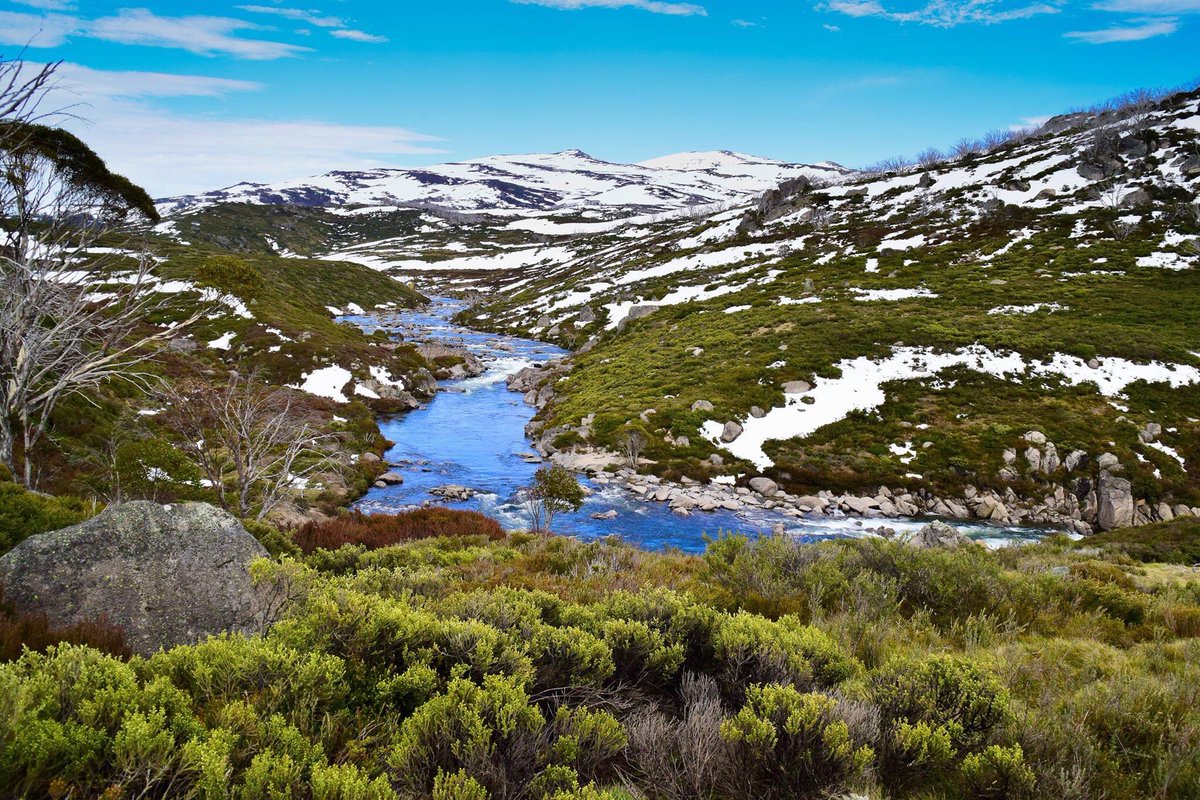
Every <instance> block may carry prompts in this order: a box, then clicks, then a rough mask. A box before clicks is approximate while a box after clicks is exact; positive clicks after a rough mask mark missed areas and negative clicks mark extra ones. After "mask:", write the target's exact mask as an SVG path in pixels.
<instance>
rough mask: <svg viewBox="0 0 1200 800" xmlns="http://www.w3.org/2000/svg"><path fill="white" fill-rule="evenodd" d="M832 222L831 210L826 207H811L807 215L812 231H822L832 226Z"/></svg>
mask: <svg viewBox="0 0 1200 800" xmlns="http://www.w3.org/2000/svg"><path fill="white" fill-rule="evenodd" d="M833 220H834V214H833V209H831V208H829V207H828V206H813V208H812V210H811V211H810V212H809V213H808V224H809V225H812V226H813V230H817V231H823V230H825V229H826V228H828V227H829V226H830V225H832V224H833Z"/></svg>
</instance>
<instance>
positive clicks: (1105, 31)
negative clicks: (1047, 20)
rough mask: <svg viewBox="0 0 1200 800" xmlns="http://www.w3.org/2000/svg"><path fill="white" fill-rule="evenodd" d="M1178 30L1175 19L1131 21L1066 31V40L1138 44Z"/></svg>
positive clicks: (1090, 42) (1140, 19)
mask: <svg viewBox="0 0 1200 800" xmlns="http://www.w3.org/2000/svg"><path fill="white" fill-rule="evenodd" d="M1177 30H1179V20H1178V19H1176V18H1175V17H1162V18H1139V19H1131V20H1129V22H1127V23H1126V24H1124V25H1113V26H1112V27H1109V28H1102V29H1100V30H1094V31H1068V32H1067V33H1064V34H1063V36H1065V37H1066V38H1068V39H1073V40H1074V41H1076V42H1084V43H1086V44H1112V43H1114V42H1140V41H1142V40H1143V39H1153V38H1154V37H1156V36H1170V35H1171V34H1172V33H1174V32H1175V31H1177Z"/></svg>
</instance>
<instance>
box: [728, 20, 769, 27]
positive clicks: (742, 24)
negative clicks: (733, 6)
mask: <svg viewBox="0 0 1200 800" xmlns="http://www.w3.org/2000/svg"><path fill="white" fill-rule="evenodd" d="M733 24H734V25H736V26H737V27H739V28H761V27H762V26H761V25H759V24H758V23H757V22H751V21H750V20H748V19H735V20H734V21H733Z"/></svg>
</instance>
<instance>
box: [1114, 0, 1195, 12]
mask: <svg viewBox="0 0 1200 800" xmlns="http://www.w3.org/2000/svg"><path fill="white" fill-rule="evenodd" d="M1092 8H1095V9H1098V10H1100V11H1118V12H1121V13H1125V14H1196V13H1200V0H1102V2H1099V3H1096V4H1095V5H1094V6H1092Z"/></svg>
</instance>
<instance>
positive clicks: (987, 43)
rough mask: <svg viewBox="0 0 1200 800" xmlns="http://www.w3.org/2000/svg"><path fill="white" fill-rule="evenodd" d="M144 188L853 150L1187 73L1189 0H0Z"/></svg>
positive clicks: (3, 23) (1022, 116) (94, 131)
mask: <svg viewBox="0 0 1200 800" xmlns="http://www.w3.org/2000/svg"><path fill="white" fill-rule="evenodd" d="M26 42H29V43H30V47H29V48H28V49H27V50H26V51H25V54H24V57H25V58H26V59H27V60H29V61H51V60H63V61H64V62H66V64H65V65H64V67H63V69H62V79H61V82H60V91H59V93H58V94H57V95H56V96H55V97H54V98H53V101H54V102H56V103H58V104H59V105H65V104H67V103H77V104H78V106H77V108H76V113H77V114H78V115H79V116H81V117H83V118H85V119H86V120H87V122H86V124H85V123H83V122H73V123H70V124H71V126H72V127H73V128H75V129H76V131H77V132H78V133H80V134H81V135H82V136H83V137H84V138H85V139H86V140H88V141H89V142H91V143H92V144H93V146H94V147H96V149H97V150H98V151H99V152H100V153H101V155H103V156H105V157H106V158H107V159H108V161H109V162H110V164H111V165H112V166H113V167H114V168H116V169H118V170H121V171H124V172H125V173H126V174H127V175H129V176H130V177H131V178H133V179H134V180H137V181H139V182H141V183H143V184H144V185H146V186H147V187H148V188H149V189H150V190H151V192H152V193H154V194H156V195H166V194H171V193H177V192H184V191H194V190H199V189H204V188H213V187H216V186H223V185H227V184H229V183H233V182H236V181H238V180H243V179H245V180H279V179H282V178H288V177H301V176H303V175H307V174H313V173H317V172H322V171H326V170H328V169H334V168H355V167H362V166H370V165H417V164H427V163H434V162H438V161H446V160H458V159H464V158H473V157H478V156H484V155H491V154H495V153H519V152H538V151H553V150H564V149H568V148H573V147H578V148H580V149H583V150H586V151H587V152H589V153H591V154H592V155H594V156H596V157H598V158H603V159H607V160H612V161H637V160H642V159H646V158H651V157H654V156H659V155H665V154H667V153H673V152H679V151H684V150H710V149H730V150H740V151H744V152H750V153H754V154H757V155H763V156H769V157H774V158H780V159H786V160H792V161H819V160H834V161H839V162H842V163H845V164H848V165H852V166H855V165H862V164H866V163H869V162H872V161H876V160H879V159H881V158H884V157H887V156H891V155H898V154H912V153H915V152H916V151H918V150H920V149H922V148H924V147H926V146H930V145H934V146H942V147H944V146H947V145H949V144H951V143H953V142H954V141H955V140H957V139H959V138H961V137H963V136H969V135H978V134H981V133H983V132H985V131H987V130H991V129H995V128H1004V127H1009V126H1012V125H1020V124H1023V123H1025V122H1028V121H1033V120H1037V119H1040V118H1044V117H1045V116H1047V115H1050V114H1054V113H1058V112H1061V111H1064V110H1066V109H1068V108H1071V107H1076V106H1080V105H1086V104H1089V103H1092V102H1095V101H1098V100H1101V99H1104V98H1106V97H1109V96H1111V95H1114V94H1117V93H1119V92H1122V91H1126V90H1128V89H1132V88H1136V87H1142V86H1173V85H1177V84H1181V83H1185V82H1188V81H1191V80H1193V79H1195V78H1198V77H1200V58H1198V57H1197V54H1200V0H1084V1H1082V2H1080V1H1077V0H1065V1H1063V0H961V1H960V0H929V1H928V2H926V1H925V0H807V1H806V0H789V1H787V2H785V1H783V0H777V1H775V2H756V1H755V0H740V1H739V2H730V1H729V0H696V1H695V2H667V1H666V0H434V1H433V2H429V1H428V0H390V1H389V2H383V1H380V0H294V1H293V0H249V2H227V1H226V0H211V1H210V2H204V3H199V2H152V1H151V0H141V2H139V0H124V2H106V1H104V0H98V1H97V2H89V1H88V0H0V45H3V48H4V49H3V52H4V53H5V54H6V55H8V56H10V57H11V56H12V55H15V54H16V53H17V52H18V51H19V49H20V47H21V46H22V45H24V44H25V43H26Z"/></svg>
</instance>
